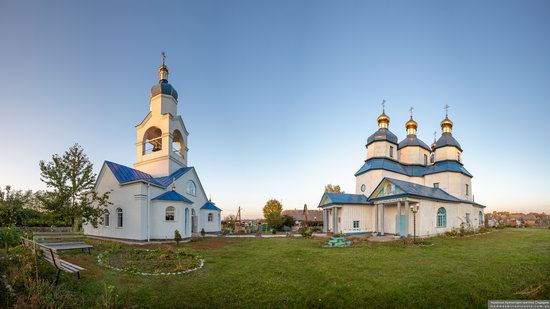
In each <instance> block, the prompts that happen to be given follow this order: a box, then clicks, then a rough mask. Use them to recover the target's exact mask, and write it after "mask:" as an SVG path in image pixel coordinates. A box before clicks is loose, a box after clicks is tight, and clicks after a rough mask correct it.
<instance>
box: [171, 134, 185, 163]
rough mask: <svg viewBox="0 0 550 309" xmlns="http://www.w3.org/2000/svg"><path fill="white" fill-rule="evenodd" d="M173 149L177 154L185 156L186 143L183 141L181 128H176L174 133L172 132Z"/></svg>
mask: <svg viewBox="0 0 550 309" xmlns="http://www.w3.org/2000/svg"><path fill="white" fill-rule="evenodd" d="M172 151H173V152H174V153H175V154H176V155H178V156H180V157H182V158H183V157H184V153H185V144H184V143H183V136H182V135H181V133H180V131H179V130H174V133H172Z"/></svg>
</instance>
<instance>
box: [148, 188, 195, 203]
mask: <svg viewBox="0 0 550 309" xmlns="http://www.w3.org/2000/svg"><path fill="white" fill-rule="evenodd" d="M152 200H153V201H177V202H185V203H191V204H192V203H193V201H191V200H190V199H188V198H186V197H185V196H183V195H181V194H179V193H178V192H176V191H167V192H164V193H163V194H161V195H159V196H157V197H155V198H153V199H152Z"/></svg>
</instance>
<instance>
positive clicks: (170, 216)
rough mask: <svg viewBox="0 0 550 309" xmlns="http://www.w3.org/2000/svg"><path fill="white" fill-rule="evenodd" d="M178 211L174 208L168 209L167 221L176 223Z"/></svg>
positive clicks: (169, 207)
mask: <svg viewBox="0 0 550 309" xmlns="http://www.w3.org/2000/svg"><path fill="white" fill-rule="evenodd" d="M175 213H176V209H175V208H174V207H173V206H168V207H166V216H165V217H166V221H174V217H175Z"/></svg>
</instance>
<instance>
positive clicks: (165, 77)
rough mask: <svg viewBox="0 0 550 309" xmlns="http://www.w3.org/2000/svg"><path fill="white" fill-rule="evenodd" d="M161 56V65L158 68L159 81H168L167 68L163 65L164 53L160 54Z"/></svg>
mask: <svg viewBox="0 0 550 309" xmlns="http://www.w3.org/2000/svg"><path fill="white" fill-rule="evenodd" d="M161 56H162V65H161V66H160V67H159V81H161V82H163V81H168V67H167V66H166V64H164V62H165V60H166V54H165V53H164V52H162V53H161Z"/></svg>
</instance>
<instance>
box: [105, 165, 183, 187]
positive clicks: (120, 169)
mask: <svg viewBox="0 0 550 309" xmlns="http://www.w3.org/2000/svg"><path fill="white" fill-rule="evenodd" d="M105 164H106V165H107V166H108V167H109V169H111V171H112V172H113V174H114V175H115V177H116V179H117V180H118V183H119V184H125V183H130V182H136V181H145V182H148V183H150V184H152V185H156V186H159V187H162V188H166V187H168V186H169V185H171V184H172V182H173V181H174V179H178V178H180V177H181V176H183V175H185V174H186V173H187V172H189V171H190V170H192V169H193V167H182V168H180V169H178V170H177V171H175V172H173V173H172V174H171V175H170V176H164V177H153V176H151V175H149V174H147V173H144V172H142V171H138V170H136V169H134V168H131V167H127V166H124V165H120V164H117V163H114V162H111V161H105Z"/></svg>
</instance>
